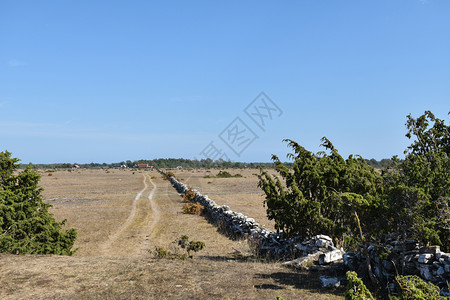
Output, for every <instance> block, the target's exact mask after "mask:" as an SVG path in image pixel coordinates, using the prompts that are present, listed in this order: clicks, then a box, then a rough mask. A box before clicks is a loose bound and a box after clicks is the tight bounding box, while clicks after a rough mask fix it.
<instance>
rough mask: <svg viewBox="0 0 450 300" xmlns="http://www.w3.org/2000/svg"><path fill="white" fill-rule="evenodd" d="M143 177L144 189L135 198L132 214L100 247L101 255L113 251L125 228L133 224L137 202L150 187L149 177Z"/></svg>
mask: <svg viewBox="0 0 450 300" xmlns="http://www.w3.org/2000/svg"><path fill="white" fill-rule="evenodd" d="M142 176H143V177H144V180H143V182H144V188H143V189H142V190H141V191H140V192H139V193H137V195H136V197H135V198H134V200H133V203H132V207H131V211H130V214H129V215H128V218H127V220H126V221H125V223H123V224H122V226H120V227H119V229H118V230H117V231H116V232H115V233H114V234H113V235H111V236H110V237H109V238H108V240H107V241H106V242H105V243H104V244H103V245H102V246H101V247H100V249H101V251H100V252H101V253H103V254H105V252H110V251H111V250H112V249H110V248H111V244H112V243H114V241H116V240H117V239H118V238H119V236H120V234H121V233H122V232H123V231H124V230H125V228H126V227H127V226H128V225H130V224H131V222H132V221H133V219H134V217H135V216H136V204H137V201H138V200H139V199H140V198H141V196H142V194H143V193H144V192H145V190H146V189H147V188H148V185H147V175H145V174H142ZM150 182H152V181H151V179H150ZM152 183H153V182H152ZM153 185H154V184H153Z"/></svg>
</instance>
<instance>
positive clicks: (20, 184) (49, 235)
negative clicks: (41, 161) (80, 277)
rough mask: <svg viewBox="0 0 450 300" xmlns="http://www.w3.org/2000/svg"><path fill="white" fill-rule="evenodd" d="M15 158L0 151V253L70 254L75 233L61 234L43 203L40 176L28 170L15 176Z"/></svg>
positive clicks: (29, 168) (73, 231) (46, 205)
mask: <svg viewBox="0 0 450 300" xmlns="http://www.w3.org/2000/svg"><path fill="white" fill-rule="evenodd" d="M18 161H19V160H18V159H17V158H11V153H10V152H8V151H4V152H0V252H7V253H14V254H24V253H31V254H50V253H52V254H62V255H72V254H73V253H74V251H73V250H72V247H73V244H74V242H75V239H76V236H77V233H76V230H75V229H69V230H67V231H65V232H62V231H61V227H62V226H63V225H64V223H65V222H66V220H64V221H62V222H56V221H55V219H54V217H53V215H52V214H51V213H50V212H49V211H48V209H49V208H50V207H51V205H50V204H48V203H45V202H43V200H42V196H41V192H42V188H41V187H39V186H38V182H39V179H40V175H39V174H38V173H37V172H35V171H34V170H33V169H32V168H31V167H28V168H26V169H25V170H24V171H22V172H20V173H17V175H16V172H15V171H16V170H17V168H18V164H17V162H18Z"/></svg>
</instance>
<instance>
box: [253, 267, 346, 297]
mask: <svg viewBox="0 0 450 300" xmlns="http://www.w3.org/2000/svg"><path fill="white" fill-rule="evenodd" d="M322 275H324V273H322V272H313V271H301V272H298V273H290V272H275V273H271V274H255V278H257V279H270V280H272V281H274V282H275V284H262V285H260V286H257V285H255V288H261V289H273V290H278V289H280V288H283V287H282V286H283V285H284V286H286V285H287V286H291V287H293V288H296V289H304V290H309V291H310V292H313V293H326V294H334V295H336V296H342V295H343V294H344V292H345V287H339V288H323V287H322V285H321V281H320V276H322ZM272 286H273V288H271V287H272Z"/></svg>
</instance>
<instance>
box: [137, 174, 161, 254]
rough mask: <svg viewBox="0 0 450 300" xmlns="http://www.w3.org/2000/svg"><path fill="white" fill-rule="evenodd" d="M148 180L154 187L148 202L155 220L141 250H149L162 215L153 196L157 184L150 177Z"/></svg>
mask: <svg viewBox="0 0 450 300" xmlns="http://www.w3.org/2000/svg"><path fill="white" fill-rule="evenodd" d="M148 180H149V181H150V183H151V184H152V185H153V189H152V191H151V192H150V194H149V195H148V201H149V202H150V211H151V215H152V216H153V219H152V221H151V224H150V226H149V228H148V231H147V234H146V236H145V240H144V242H143V243H142V246H141V250H145V251H146V250H147V249H148V246H149V243H150V240H151V239H150V237H151V236H152V233H153V230H154V229H155V226H156V224H158V222H159V220H160V217H161V213H160V211H159V207H158V204H157V203H156V201H155V200H154V199H153V196H154V195H155V192H156V189H157V186H156V184H155V183H154V182H153V180H152V179H151V177H148Z"/></svg>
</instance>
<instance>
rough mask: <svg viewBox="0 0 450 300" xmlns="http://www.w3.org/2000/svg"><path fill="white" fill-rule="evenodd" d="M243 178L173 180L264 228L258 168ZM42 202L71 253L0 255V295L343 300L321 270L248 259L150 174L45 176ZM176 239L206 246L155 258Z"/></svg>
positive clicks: (191, 173) (240, 245)
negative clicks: (62, 226) (67, 233)
mask: <svg viewBox="0 0 450 300" xmlns="http://www.w3.org/2000/svg"><path fill="white" fill-rule="evenodd" d="M228 171H229V172H230V173H231V174H233V175H234V174H236V173H240V174H241V175H243V177H242V178H204V177H205V176H208V175H209V176H214V175H216V174H217V173H218V170H210V171H208V170H178V171H176V176H177V177H178V178H180V179H183V181H184V182H185V183H186V184H188V185H191V186H192V187H194V188H197V189H199V190H200V191H201V192H202V193H203V194H207V195H209V197H210V198H211V199H214V200H215V201H216V202H217V203H218V204H227V205H229V206H230V207H231V209H232V210H235V211H239V212H242V213H244V214H245V215H248V216H250V217H253V218H255V219H256V220H257V221H258V222H259V223H260V224H263V225H264V226H266V227H268V228H270V227H273V223H271V222H270V221H269V220H267V218H266V216H265V209H264V207H263V204H262V201H263V197H262V193H261V191H260V190H259V189H258V188H257V187H256V183H257V178H256V177H255V176H253V175H252V174H253V173H256V172H258V171H257V170H228ZM41 173H42V179H41V185H42V186H43V188H44V193H43V195H44V199H45V201H48V202H49V203H51V204H52V205H53V208H52V212H53V213H54V215H55V217H56V218H57V219H58V220H61V219H67V226H66V227H67V228H70V227H75V228H76V229H77V230H78V239H77V242H76V245H75V247H76V248H78V251H77V252H76V253H75V255H74V256H72V257H66V256H56V255H37V256H34V255H25V256H17V255H9V254H0V287H1V289H0V299H276V297H277V296H282V297H284V299H315V300H317V299H341V298H342V296H341V295H342V290H331V289H326V290H323V289H320V284H319V276H320V274H319V273H307V272H298V271H295V270H291V269H288V268H285V267H283V266H281V264H280V263H276V262H264V261H260V260H258V259H256V258H254V257H252V256H251V255H250V254H249V249H248V246H247V244H246V242H245V241H232V240H230V239H228V238H227V237H225V236H224V235H222V234H220V233H218V232H217V229H216V228H215V227H214V226H212V225H211V224H209V223H208V222H207V221H206V220H205V219H204V218H203V217H201V216H195V215H185V214H182V213H181V206H182V201H181V198H180V196H179V195H178V194H177V192H176V191H175V190H174V189H173V188H172V186H171V185H170V184H169V183H168V181H165V180H163V179H162V176H161V175H160V174H159V173H157V172H156V171H150V170H145V171H143V170H138V171H132V170H74V171H56V172H52V173H51V176H49V174H50V173H49V172H44V171H42V172H41ZM181 235H188V236H189V237H190V238H191V239H193V240H200V241H204V242H205V244H206V248H205V249H204V250H203V251H201V252H199V253H197V254H195V255H194V259H192V260H186V261H181V260H169V259H158V258H155V257H154V255H152V254H151V253H149V251H148V250H153V249H155V247H165V248H167V247H168V246H169V245H170V243H171V242H172V241H173V240H174V239H176V238H177V237H179V236H181Z"/></svg>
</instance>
